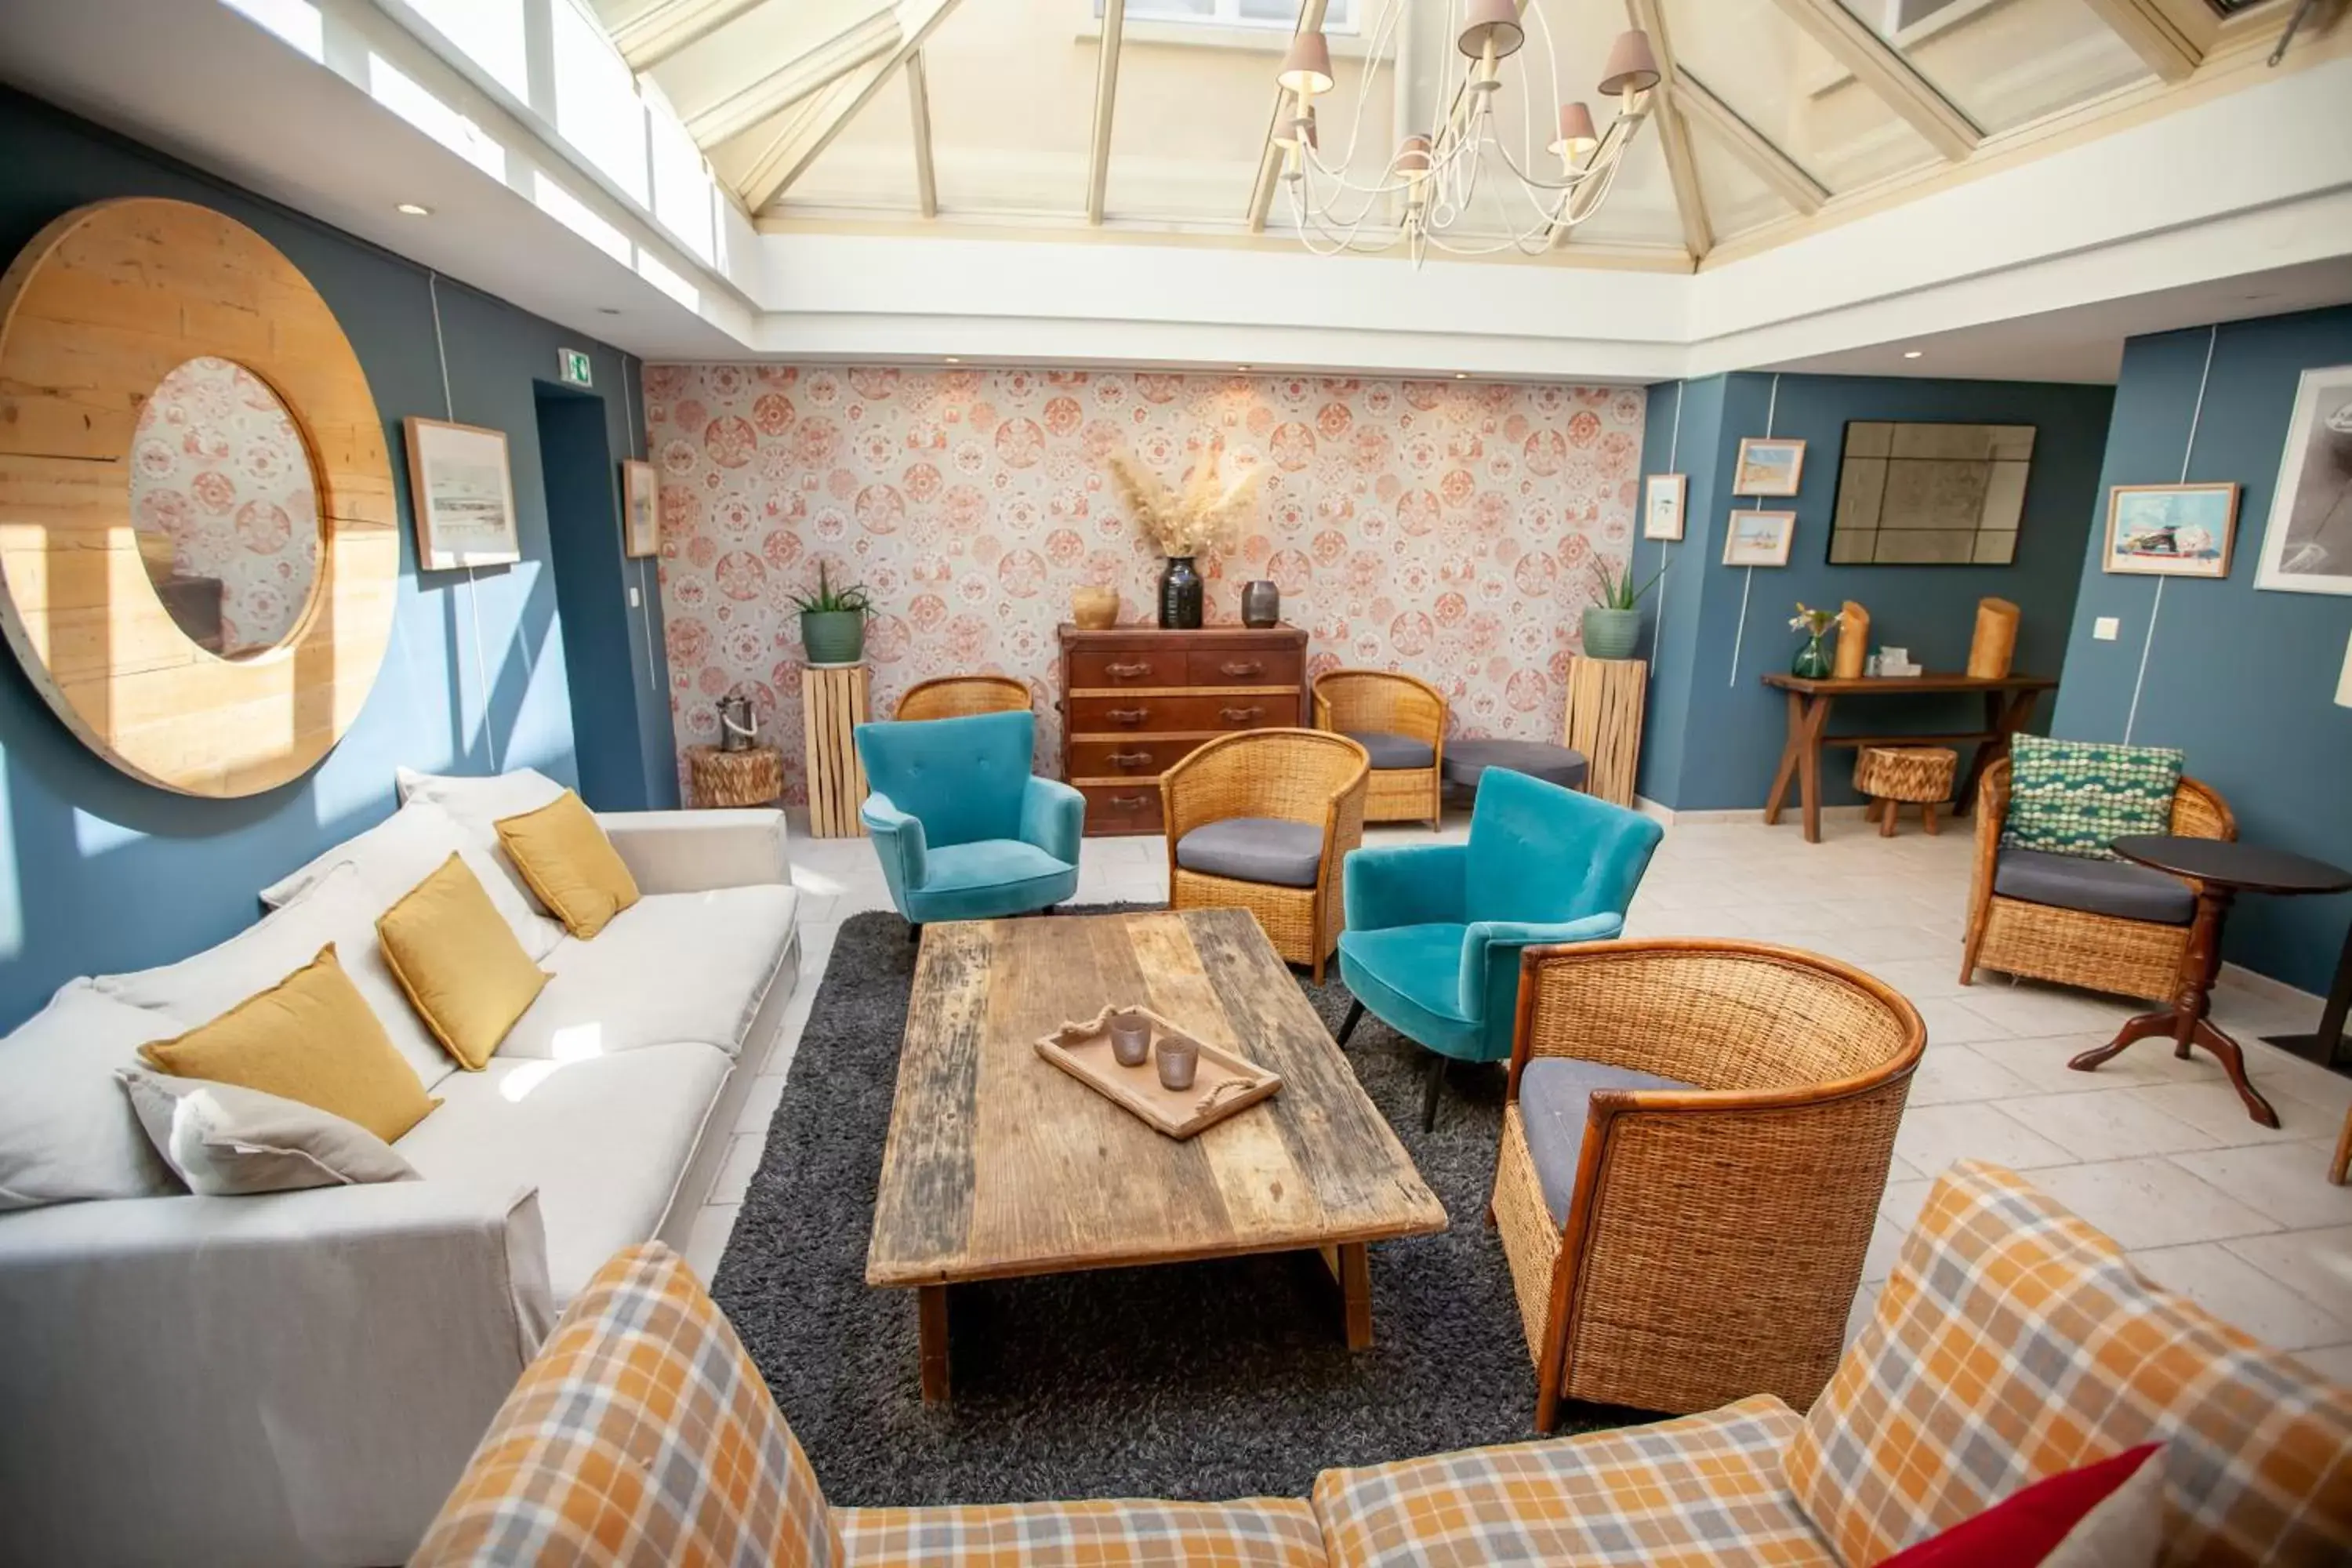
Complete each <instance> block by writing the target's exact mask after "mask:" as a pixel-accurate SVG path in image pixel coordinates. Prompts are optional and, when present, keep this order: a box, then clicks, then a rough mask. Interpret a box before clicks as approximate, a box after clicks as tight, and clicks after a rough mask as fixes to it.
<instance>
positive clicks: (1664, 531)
mask: <svg viewBox="0 0 2352 1568" xmlns="http://www.w3.org/2000/svg"><path fill="white" fill-rule="evenodd" d="M1689 487H1690V480H1689V479H1687V478H1685V476H1684V475H1681V474H1652V475H1651V476H1650V477H1649V478H1648V479H1644V480H1643V481H1642V537H1643V538H1644V539H1680V538H1681V537H1682V536H1683V498H1684V497H1685V495H1687V494H1688V493H1689Z"/></svg>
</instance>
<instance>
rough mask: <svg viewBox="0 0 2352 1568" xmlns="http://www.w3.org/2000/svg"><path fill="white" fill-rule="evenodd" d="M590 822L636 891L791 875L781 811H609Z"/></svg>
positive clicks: (699, 888)
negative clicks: (616, 852)
mask: <svg viewBox="0 0 2352 1568" xmlns="http://www.w3.org/2000/svg"><path fill="white" fill-rule="evenodd" d="M596 820H597V821H598V822H599V823H601V824H603V825H604V832H605V835H606V836H607V837H610V838H611V839H612V841H613V847H614V848H615V849H617V850H619V851H620V854H621V859H622V860H623V861H624V862H625V864H626V865H627V866H628V868H629V875H630V876H632V877H634V878H635V879H636V881H637V889H638V891H640V892H646V893H704V892H709V890H710V889H714V888H743V887H751V886H753V885H756V884H758V883H761V882H785V883H789V882H790V881H791V880H792V879H793V858H792V850H791V847H790V846H789V845H788V843H787V842H786V835H785V832H784V814H783V813H782V812H781V811H773V810H769V809H765V808H752V809H747V810H740V811H614V812H604V813H602V814H600V815H599V816H597V818H596Z"/></svg>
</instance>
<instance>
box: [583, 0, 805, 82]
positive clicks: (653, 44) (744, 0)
mask: <svg viewBox="0 0 2352 1568" xmlns="http://www.w3.org/2000/svg"><path fill="white" fill-rule="evenodd" d="M766 3H767V0H660V4H658V5H651V6H648V7H646V9H645V10H643V11H640V12H639V13H637V15H635V16H632V17H630V18H629V19H628V20H627V21H625V22H624V23H622V24H621V25H620V26H617V27H614V29H613V47H614V48H616V49H618V50H620V51H621V58H623V59H625V60H626V61H628V62H629V68H630V69H631V70H635V71H647V70H651V69H653V68H654V67H656V66H657V65H659V64H660V63H661V62H662V61H664V60H666V59H667V58H670V56H672V55H674V54H676V53H677V52H678V50H680V49H682V48H684V47H687V46H688V44H693V43H699V42H700V41H701V40H702V39H704V38H707V37H709V36H710V35H711V34H713V33H715V32H717V31H718V30H719V28H721V27H723V26H726V25H727V24H728V23H730V22H731V21H733V20H734V19H735V18H736V17H738V16H741V15H743V13H744V12H746V11H751V10H756V9H758V8H759V7H760V6H761V5H765V4H766Z"/></svg>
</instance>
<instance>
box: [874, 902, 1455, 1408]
mask: <svg viewBox="0 0 2352 1568" xmlns="http://www.w3.org/2000/svg"><path fill="white" fill-rule="evenodd" d="M1105 1002H1120V1003H1129V1002H1133V1003H1140V1004H1141V1005H1145V1006H1148V1007H1150V1008H1151V1009H1152V1010H1153V1011H1154V1012H1156V1013H1159V1014H1160V1015H1162V1016H1165V1017H1167V1018H1169V1019H1171V1020H1172V1021H1174V1022H1176V1023H1178V1024H1180V1025H1182V1026H1187V1027H1189V1028H1190V1029H1191V1030H1192V1032H1193V1033H1195V1034H1197V1035H1199V1036H1200V1037H1202V1039H1203V1040H1207V1041H1212V1042H1214V1043H1215V1044H1217V1045H1221V1046H1224V1047H1228V1048H1230V1049H1233V1050H1236V1051H1239V1052H1240V1053H1241V1054H1242V1055H1244V1056H1245V1057H1248V1058H1251V1059H1252V1060H1254V1061H1256V1062H1258V1063H1260V1064H1262V1065H1263V1066H1265V1067H1268V1068H1273V1069H1274V1070H1275V1071H1276V1072H1277V1073H1279V1074H1281V1075H1282V1081H1283V1088H1282V1092H1281V1093H1279V1094H1277V1095H1276V1096H1275V1097H1274V1098H1273V1099H1271V1100H1265V1101H1264V1102H1263V1103H1261V1104H1258V1105H1255V1106H1252V1107H1251V1108H1250V1109H1249V1110H1244V1111H1243V1112H1241V1113H1240V1114H1239V1115H1236V1116H1234V1117H1233V1118H1231V1119H1230V1120H1228V1121H1222V1122H1219V1123H1218V1124H1217V1125H1215V1126H1213V1127H1211V1128H1209V1129H1207V1130H1206V1131H1202V1133H1200V1134H1199V1135H1198V1136H1196V1137H1193V1138H1191V1139H1188V1140H1186V1141H1184V1142H1175V1141H1174V1140H1171V1139H1168V1138H1163V1137H1162V1136H1160V1134H1159V1133H1158V1132H1155V1131H1152V1130H1151V1129H1150V1127H1147V1126H1145V1125H1144V1124H1143V1122H1141V1121H1139V1120H1137V1119H1136V1118H1135V1117H1134V1116H1132V1115H1130V1114H1129V1113H1128V1112H1127V1111H1125V1110H1120V1109H1119V1108H1118V1106H1116V1105H1113V1104H1112V1103H1110V1101H1108V1100H1105V1099H1104V1098H1103V1097H1102V1096H1101V1095H1099V1094H1097V1093H1096V1092H1095V1091H1094V1090H1093V1089H1089V1088H1087V1086H1086V1085H1085V1084H1082V1083H1080V1082H1078V1081H1077V1080H1076V1079H1074V1078H1072V1077H1071V1076H1070V1075H1069V1074H1067V1073H1065V1072H1061V1071H1059V1070H1057V1069H1056V1068H1055V1067H1054V1066H1053V1065H1052V1064H1051V1063H1049V1062H1047V1061H1045V1059H1044V1058H1041V1057H1040V1056H1038V1054H1037V1049H1036V1041H1037V1038H1038V1037H1040V1036H1041V1035H1046V1034H1050V1033H1052V1032H1053V1031H1054V1030H1055V1028H1058V1027H1059V1026H1061V1025H1062V1024H1064V1023H1065V1022H1066V1021H1068V1020H1070V1019H1073V1018H1085V1017H1089V1016H1092V1015H1093V1014H1094V1012H1095V1011H1096V1009H1097V1008H1099V1007H1100V1006H1101V1005H1103V1004H1104V1003H1105ZM1444 1228H1445V1210H1444V1206H1443V1205H1440V1204H1439V1203H1438V1201H1437V1197H1436V1194H1433V1193H1432V1192H1431V1191H1430V1190H1429V1188H1428V1186H1427V1184H1424V1183H1423V1181H1422V1179H1421V1174H1420V1173H1419V1172H1417V1171H1415V1170H1414V1169H1413V1167H1412V1161H1411V1160H1410V1159H1408V1158H1407V1157H1406V1156H1405V1152H1404V1148H1403V1146H1402V1144H1400V1143H1399V1142H1397V1139H1396V1134H1395V1133H1394V1132H1392V1131H1390V1128H1389V1124H1388V1122H1387V1121H1386V1120H1384V1119H1383V1118H1382V1117H1381V1113H1380V1112H1379V1111H1378V1110H1375V1109H1374V1108H1373V1106H1372V1102H1371V1100H1370V1098H1368V1097H1367V1096H1366V1095H1365V1093H1364V1090H1363V1087H1362V1086H1361V1085H1360V1084H1359V1083H1358V1082H1357V1081H1356V1075H1355V1073H1354V1071H1353V1070H1352V1069H1351V1068H1349V1066H1348V1061H1347V1058H1345V1057H1343V1056H1341V1055H1340V1054H1339V1047H1338V1046H1336V1045H1334V1044H1333V1043H1332V1040H1331V1036H1330V1034H1329V1033H1328V1031H1327V1030H1326V1029H1325V1028H1324V1027H1323V1023H1322V1020H1321V1019H1320V1018H1318V1017H1317V1016H1316V1015H1315V1010H1314V1008H1313V1007H1311V1006H1309V1005H1307V998H1306V996H1305V995H1304V994H1302V993H1301V992H1300V991H1299V988H1298V982H1297V979H1296V978H1294V977H1293V976H1292V974H1291V973H1290V971H1289V969H1288V968H1287V967H1286V966H1285V964H1284V963H1283V962H1282V960H1281V959H1280V958H1278V957H1276V954H1275V951H1274V949H1273V947H1272V946H1271V945H1270V944H1269V943H1268V942H1266V939H1265V932H1263V931H1260V930H1259V929H1258V926H1257V922H1256V921H1255V920H1254V919H1252V918H1251V917H1250V915H1249V914H1248V913H1247V911H1245V910H1184V911H1181V912H1162V913H1153V914H1132V915H1090V916H1076V917H1058V916H1056V917H1049V918H1043V919H1030V920H1009V921H969V922H963V923H957V924H944V925H932V926H929V927H926V928H925V929H924V931H923V948H922V952H921V954H920V955H919V957H918V959H917V960H916V963H915V990H914V994H913V996H912V997H911V998H910V999H909V1001H908V1007H907V1037H906V1043H905V1046H904V1047H903V1048H902V1050H901V1053H900V1056H899V1059H898V1099H897V1100H896V1102H895V1103H894V1104H893V1106H892V1108H891V1112H890V1135H889V1142H888V1143H887V1146H886V1147H885V1149H884V1151H883V1156H882V1185H881V1189H880V1192H879V1193H878V1194H877V1197H876V1200H875V1205H874V1239H873V1242H872V1244H871V1245H870V1246H869V1247H867V1249H866V1283H867V1284H868V1285H873V1286H881V1287H898V1288H908V1287H911V1288H913V1289H915V1290H916V1291H917V1293H918V1298H919V1308H918V1310H919V1323H920V1338H921V1343H922V1386H923V1397H924V1398H925V1399H926V1400H940V1399H945V1398H946V1397H947V1394H948V1289H947V1288H948V1287H949V1286H950V1285H952V1284H956V1283H959V1282H961V1281H965V1280H973V1279H1008V1278H1016V1277H1020V1276H1025V1275H1034V1274H1061V1273H1067V1272H1070V1271H1073V1270H1076V1269H1082V1268H1122V1267H1128V1266H1131V1265H1135V1264H1142V1263H1178V1262H1185V1261H1189V1260H1192V1259H1195V1258H1231V1257H1237V1256H1240V1255H1242V1254H1245V1253H1257V1252H1287V1251H1305V1250H1308V1249H1314V1250H1317V1251H1319V1252H1320V1253H1321V1254H1322V1255H1323V1259H1324V1262H1325V1263H1326V1265H1327V1266H1328V1268H1330V1270H1331V1272H1332V1274H1333V1275H1334V1276H1335V1277H1336V1278H1337V1279H1338V1281H1339V1295H1340V1300H1341V1302H1342V1304H1343V1307H1344V1318H1345V1323H1346V1328H1347V1335H1348V1344H1349V1348H1351V1349H1355V1350H1362V1349H1365V1348H1367V1347H1368V1346H1370V1343H1371V1338H1372V1310H1371V1297H1370V1281H1371V1276H1370V1264H1369V1260H1368V1259H1367V1258H1366V1255H1365V1244H1366V1243H1368V1242H1373V1241H1381V1240H1386V1239H1388V1238H1389V1237H1400V1236H1423V1235H1427V1234H1429V1233H1431V1232H1433V1231H1440V1230H1444Z"/></svg>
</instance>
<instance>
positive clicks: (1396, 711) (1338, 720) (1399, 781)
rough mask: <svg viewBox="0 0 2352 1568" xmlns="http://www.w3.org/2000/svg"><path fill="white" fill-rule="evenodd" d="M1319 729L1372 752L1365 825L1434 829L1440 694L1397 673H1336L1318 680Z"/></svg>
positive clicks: (1441, 735)
mask: <svg viewBox="0 0 2352 1568" xmlns="http://www.w3.org/2000/svg"><path fill="white" fill-rule="evenodd" d="M1315 727H1316V728H1317V729H1318V730H1328V731H1332V732H1333V733H1335V734H1340V735H1345V736H1347V737H1348V739H1349V740H1351V741H1353V742H1356V743H1357V744H1358V745H1360V746H1361V747H1363V748H1364V750H1365V751H1366V752H1369V753H1370V755H1371V759H1372V776H1371V782H1370V784H1369V785H1368V786H1367V787H1366V789H1365V792H1364V820H1365V821H1366V822H1426V823H1428V824H1429V826H1430V827H1431V828H1432V829H1433V830H1434V829H1435V828H1436V826H1437V825H1438V815H1439V798H1440V792H1441V788H1442V781H1441V779H1440V777H1439V773H1438V770H1439V768H1440V767H1441V766H1442V765H1443V764H1444V761H1445V698H1444V695H1443V694H1441V693H1440V692H1439V691H1438V689H1437V688H1435V687H1434V686H1432V685H1430V684H1429V682H1427V681H1426V680H1423V679H1418V678H1417V677H1414V676H1410V675H1405V674H1402V673H1400V672H1398V671H1395V670H1389V669H1335V670H1332V671H1331V672H1330V673H1328V674H1327V675H1319V676H1317V677H1316V678H1315Z"/></svg>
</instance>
